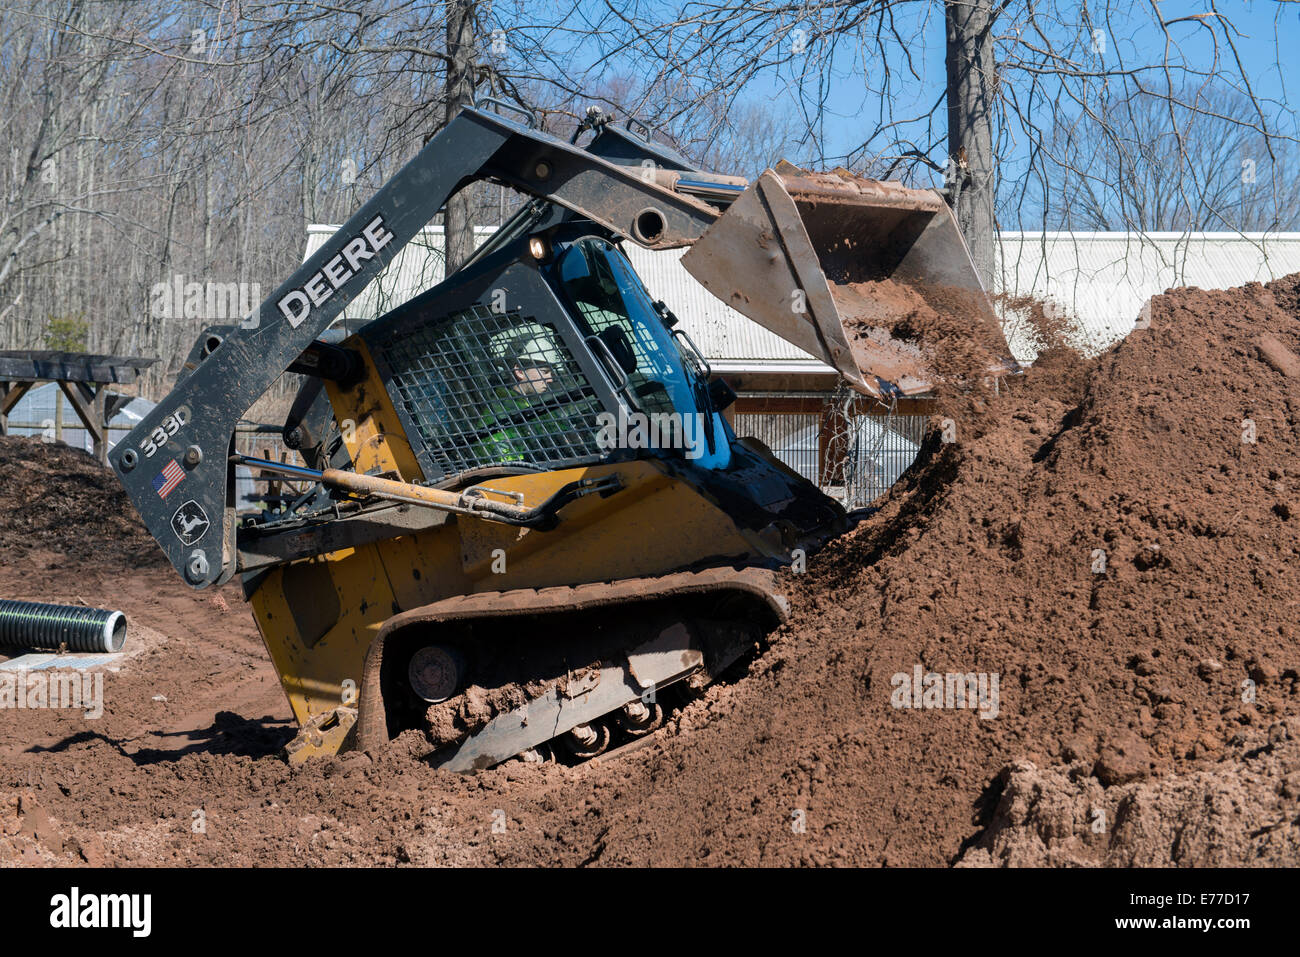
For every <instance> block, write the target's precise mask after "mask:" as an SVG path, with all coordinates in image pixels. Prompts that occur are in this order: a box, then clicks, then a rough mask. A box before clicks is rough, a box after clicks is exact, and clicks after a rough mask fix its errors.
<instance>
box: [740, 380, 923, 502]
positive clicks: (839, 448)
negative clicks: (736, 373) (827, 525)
mask: <svg viewBox="0 0 1300 957" xmlns="http://www.w3.org/2000/svg"><path fill="white" fill-rule="evenodd" d="M738 408H739V409H741V410H743V411H738V412H737V413H736V415H735V417H734V420H733V423H732V425H733V428H735V430H736V434H737V435H739V436H752V437H754V438H756V439H758V440H759V441H760V442H762V443H763V444H764V445H766V446H767V447H768V448H770V449H771V450H772V453H773V454H774V455H775V456H776V457H777V458H778V459H780V460H781V461H782V462H784V463H785V464H786V465H788V466H789V467H790V468H791V469H793V470H794V471H796V472H798V473H799V474H800V475H802V476H803V477H804V478H806V479H807V480H808V481H810V482H812V483H813V484H814V485H816V486H818V487H819V488H820V489H821V490H822V491H824V492H825V493H826V494H828V495H830V496H832V497H834V498H836V499H838V500H839V501H840V502H842V503H843V504H844V506H845V507H846V508H850V509H853V508H862V507H865V506H867V505H870V504H871V503H872V502H874V501H875V500H876V499H878V498H879V497H880V496H882V495H884V494H885V492H886V491H887V490H888V489H889V487H890V486H891V485H893V484H894V483H895V482H896V481H898V477H899V476H900V475H902V474H903V472H905V471H906V470H907V468H908V466H910V465H911V464H912V462H913V460H915V458H916V456H917V453H918V452H919V451H920V448H921V442H922V441H923V439H924V438H925V432H926V429H927V427H928V422H929V418H930V417H929V415H923V414H916V413H910V412H909V413H900V412H899V411H898V409H897V407H896V406H887V405H884V404H882V403H881V402H879V401H877V400H875V399H872V398H869V397H867V396H864V395H861V394H859V393H857V392H854V391H852V390H850V389H848V388H847V387H846V386H841V387H840V388H839V389H838V390H837V391H835V392H833V393H830V394H827V393H809V394H804V395H768V396H757V395H756V396H743V397H742V398H741V400H740V402H738Z"/></svg>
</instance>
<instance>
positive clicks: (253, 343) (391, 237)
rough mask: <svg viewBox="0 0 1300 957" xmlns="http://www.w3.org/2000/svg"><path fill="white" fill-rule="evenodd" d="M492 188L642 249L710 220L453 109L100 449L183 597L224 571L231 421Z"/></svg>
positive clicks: (540, 138) (619, 172) (562, 147)
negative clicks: (421, 240) (353, 305)
mask: <svg viewBox="0 0 1300 957" xmlns="http://www.w3.org/2000/svg"><path fill="white" fill-rule="evenodd" d="M485 179H487V180H497V181H502V182H505V183H507V184H509V185H511V186H513V187H515V188H517V189H519V190H521V191H523V192H525V193H529V194H531V195H533V196H535V197H538V198H539V199H543V200H547V201H550V202H554V203H557V204H559V205H561V206H564V207H566V208H567V209H570V210H573V211H574V212H575V213H578V214H580V215H582V216H585V217H586V218H588V219H590V220H592V221H593V222H596V223H599V224H601V225H602V226H605V227H606V228H608V229H610V230H612V231H614V232H616V233H618V234H619V235H622V236H624V237H627V238H629V239H631V240H633V241H634V242H637V243H638V244H640V245H642V246H645V247H647V248H659V249H664V248H672V247H676V246H682V245H687V244H689V243H691V242H692V241H694V240H695V239H696V238H698V237H699V236H700V234H701V233H702V232H703V231H704V230H705V229H706V228H707V227H708V226H709V225H710V224H711V223H713V222H714V220H716V219H717V217H718V214H719V210H718V209H716V208H715V207H712V206H710V205H708V204H706V203H704V202H701V201H700V200H698V199H695V198H694V197H692V196H690V195H685V194H682V193H679V192H674V191H673V190H672V189H671V188H669V187H666V186H661V185H659V183H658V182H656V181H655V180H654V179H653V178H647V177H646V176H644V175H643V173H642V169H641V168H640V167H632V166H621V165H617V164H615V163H612V162H609V161H607V160H605V159H602V158H601V157H599V156H597V155H595V154H593V153H591V152H588V151H587V150H585V149H582V148H580V147H577V146H573V145H571V144H569V143H566V142H564V141H563V140H560V139H557V138H556V137H553V136H550V135H548V134H546V133H543V132H541V131H539V130H535V129H531V128H529V127H525V126H522V125H520V124H517V123H514V122H512V121H510V120H507V119H505V118H503V117H501V116H498V115H495V114H492V113H487V112H483V111H480V110H477V109H465V110H463V111H462V112H461V113H460V114H459V115H457V116H456V117H455V118H454V119H453V120H452V121H451V122H450V123H448V124H447V126H445V127H444V128H443V129H442V130H441V131H440V132H438V133H437V134H435V135H434V136H433V137H432V138H431V139H430V140H429V141H428V143H426V144H425V146H424V147H423V149H421V150H420V152H419V153H418V154H417V155H416V156H415V158H414V159H412V160H411V161H410V162H409V163H407V164H406V166H404V167H403V168H402V169H401V171H400V172H398V173H397V174H396V175H395V176H394V177H393V178H392V179H391V180H389V181H388V182H387V183H386V184H385V185H384V186H383V187H381V188H380V189H379V191H378V192H376V193H375V195H374V196H373V197H371V198H370V200H369V201H368V202H366V204H365V205H364V206H362V207H361V209H360V210H359V211H358V212H357V213H356V214H355V215H354V216H353V217H352V218H351V219H349V220H348V221H347V222H346V223H345V224H344V225H343V226H342V228H340V229H339V231H338V232H337V233H336V234H335V235H334V236H332V237H331V238H330V239H329V240H328V241H327V242H326V243H325V244H324V245H323V246H322V247H321V249H320V250H319V251H318V252H316V253H315V254H314V255H313V256H311V257H310V258H309V259H308V260H307V261H306V262H305V263H303V265H302V266H301V267H299V269H298V270H297V271H296V272H295V273H294V274H293V275H292V276H290V277H289V279H288V280H286V281H285V282H284V283H283V284H282V285H281V286H280V287H279V288H277V289H276V290H275V291H274V292H273V293H272V294H271V295H270V296H269V297H267V299H266V300H264V301H263V302H262V304H261V305H260V306H259V307H258V309H257V311H256V312H254V313H253V314H252V315H251V316H249V317H247V318H246V319H245V320H244V321H243V322H242V323H241V324H240V326H239V328H238V329H235V330H233V331H232V332H231V333H230V334H229V335H227V336H226V337H225V338H224V339H223V340H222V341H221V342H220V344H219V345H218V346H217V347H216V348H215V349H214V350H213V351H212V352H211V353H210V354H209V355H207V357H206V358H204V359H203V360H202V361H201V362H200V363H199V364H198V365H197V367H196V368H195V369H194V370H193V371H192V372H191V373H189V375H187V376H186V377H185V378H184V379H182V380H181V381H179V382H178V383H177V385H176V388H175V389H174V390H173V391H172V392H171V393H170V394H169V395H168V396H167V397H166V398H165V399H163V401H162V402H160V403H159V404H158V405H157V406H156V407H155V408H154V409H153V410H152V411H151V412H150V413H149V415H147V416H146V417H145V418H144V420H143V421H141V423H140V424H139V425H138V426H136V428H134V429H133V430H132V431H131V432H130V434H129V435H127V436H126V437H125V438H124V439H123V440H122V441H121V442H120V443H119V444H118V445H117V447H116V448H115V449H114V451H113V453H112V455H111V456H110V459H111V462H112V466H113V468H114V470H115V471H116V472H117V474H118V477H119V478H120V479H121V481H122V484H123V485H124V486H125V488H126V490H127V493H128V494H129V495H130V497H131V500H132V502H133V503H134V504H135V507H136V509H137V510H138V511H139V513H140V515H141V518H142V519H143V520H144V523H145V525H146V527H147V528H148V529H149V531H150V532H151V533H152V534H153V536H154V538H155V539H156V540H157V541H158V543H159V545H160V546H161V547H162V549H163V551H164V553H165V554H166V555H167V558H168V560H169V561H171V563H172V565H174V566H175V567H176V569H177V570H178V571H179V572H180V573H181V574H182V576H183V577H184V578H185V580H186V581H187V582H188V583H189V584H190V585H191V586H193V587H195V588H203V587H206V586H209V585H214V584H220V583H223V582H225V581H227V580H228V579H229V578H230V577H231V576H232V575H233V574H234V572H235V570H236V554H237V551H236V544H235V530H236V528H235V519H234V512H235V509H234V501H233V489H234V475H233V470H234V465H233V464H232V462H231V461H230V453H231V451H232V437H233V435H234V431H235V426H236V424H237V422H238V420H239V418H240V417H241V416H242V415H243V414H244V413H245V412H246V411H247V410H248V408H249V407H250V406H252V404H253V403H254V402H255V401H256V400H257V399H258V398H259V397H260V396H261V395H262V394H263V393H264V392H265V391H266V390H267V389H268V388H269V387H270V386H271V384H272V383H273V382H274V381H275V379H276V378H277V377H278V376H279V375H280V374H281V373H282V372H283V371H284V370H285V369H287V368H288V367H289V366H290V365H291V364H292V363H294V362H295V360H297V359H298V358H299V356H301V355H302V354H303V353H304V352H305V351H306V350H307V349H308V347H309V346H311V345H312V343H313V341H314V340H315V339H316V338H317V337H318V336H319V335H320V334H321V333H322V332H323V331H324V330H325V329H327V328H328V327H329V325H330V323H331V322H332V321H333V320H334V319H335V317H337V316H338V315H339V313H340V312H342V310H343V309H344V307H345V306H346V305H347V304H348V303H349V302H351V301H352V300H353V299H354V298H355V297H356V296H357V295H358V294H359V293H360V292H361V291H362V290H363V289H364V288H365V287H366V285H367V284H368V283H369V282H370V281H371V280H372V279H374V278H375V276H376V275H378V274H379V272H380V271H381V270H382V269H383V268H384V267H385V266H386V265H387V264H388V263H389V262H391V261H392V259H393V258H394V256H396V254H397V253H398V252H399V251H400V250H401V249H402V248H403V247H404V246H406V244H407V243H409V242H410V241H411V239H413V238H414V237H415V236H416V235H417V234H418V233H419V232H420V230H421V229H422V228H423V227H424V226H425V225H426V224H427V223H428V222H429V221H430V220H432V219H433V217H434V216H435V215H436V214H437V213H438V212H439V211H440V210H441V209H442V207H443V205H444V204H445V203H446V201H447V199H448V198H449V197H450V196H451V195H453V194H454V193H455V192H456V191H457V190H459V189H460V188H462V187H464V186H465V185H467V184H469V183H471V182H474V181H476V180H485Z"/></svg>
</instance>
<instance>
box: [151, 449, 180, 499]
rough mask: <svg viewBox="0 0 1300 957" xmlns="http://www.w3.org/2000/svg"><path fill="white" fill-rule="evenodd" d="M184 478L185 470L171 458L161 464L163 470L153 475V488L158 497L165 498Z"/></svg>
mask: <svg viewBox="0 0 1300 957" xmlns="http://www.w3.org/2000/svg"><path fill="white" fill-rule="evenodd" d="M184 479H185V470H184V469H183V468H181V467H180V466H179V465H177V464H176V460H175V459H172V460H171V461H170V462H168V463H167V464H166V465H164V466H163V470H162V471H161V472H159V473H158V474H157V475H155V476H154V480H153V490H154V491H155V492H157V493H158V497H159V498H166V497H167V496H168V495H169V494H170V493H171V491H172V489H174V488H176V486H178V485H180V484H181V482H182V481H183V480H184Z"/></svg>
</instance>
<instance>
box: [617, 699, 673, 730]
mask: <svg viewBox="0 0 1300 957" xmlns="http://www.w3.org/2000/svg"><path fill="white" fill-rule="evenodd" d="M614 723H615V724H616V725H618V727H619V730H620V731H622V732H623V733H624V734H626V735H627V736H628V737H630V738H639V737H642V736H643V735H647V734H649V733H650V732H651V731H654V730H656V729H657V728H658V727H659V726H660V725H662V724H663V723H664V709H663V705H661V704H659V703H658V702H649V703H647V702H644V701H632V702H629V703H628V704H625V705H624V706H623V707H622V708H621V709H620V710H618V711H616V712H614Z"/></svg>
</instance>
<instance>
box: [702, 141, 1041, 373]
mask: <svg viewBox="0 0 1300 957" xmlns="http://www.w3.org/2000/svg"><path fill="white" fill-rule="evenodd" d="M682 264H683V265H684V266H685V267H686V269H687V271H689V272H690V273H691V275H692V276H694V277H695V278H696V279H697V280H698V281H699V282H700V283H701V284H702V285H703V286H704V287H705V288H706V289H708V290H709V291H710V292H711V293H713V295H714V296H716V297H717V298H718V299H720V300H722V301H723V302H724V303H726V304H727V305H729V306H731V307H732V308H733V309H735V310H736V311H737V312H740V313H743V314H744V315H746V316H748V317H749V318H750V319H753V320H754V321H755V322H757V323H759V324H760V325H762V326H764V327H765V328H767V329H769V330H771V331H772V332H774V333H775V334H776V335H778V336H780V337H781V338H783V339H785V340H786V341H788V342H790V343H792V344H793V345H795V346H797V347H798V348H800V349H803V350H804V351H805V352H808V353H810V354H811V355H813V356H815V357H816V358H818V359H821V360H822V361H823V362H825V363H826V364H827V365H829V366H832V367H833V368H835V369H836V370H838V371H839V372H840V373H841V374H842V375H843V376H844V377H845V378H846V379H847V380H848V381H849V383H850V384H851V385H852V386H853V387H854V388H856V389H857V390H858V391H860V392H864V393H866V394H868V395H873V396H877V397H888V396H890V395H899V394H902V395H914V394H917V393H920V392H928V391H930V390H931V389H933V388H934V386H935V385H936V384H937V383H939V382H943V381H953V382H957V381H962V380H966V379H970V378H971V377H979V376H986V375H998V374H1003V373H1005V372H1011V371H1015V370H1016V369H1017V368H1018V367H1017V366H1016V363H1015V360H1014V359H1011V358H1010V350H1009V349H1008V348H1007V344H1006V339H1005V338H1004V337H1003V335H1002V331H1001V326H1000V324H999V322H998V320H997V317H996V316H995V314H994V312H993V309H992V306H991V305H990V303H989V300H988V297H987V295H985V292H984V288H983V286H982V284H981V283H980V280H979V276H978V274H977V273H976V272H975V267H974V264H973V263H972V262H971V258H970V253H969V252H968V251H967V249H966V243H965V241H964V240H963V239H962V236H961V233H960V232H959V231H958V228H957V222H956V220H955V218H954V217H953V214H952V211H951V210H950V209H949V208H948V204H947V203H945V202H944V200H943V198H942V197H941V196H940V195H939V194H938V193H936V192H934V191H932V190H917V189H907V188H905V187H903V186H902V185H900V184H898V183H886V182H879V181H876V180H869V179H864V178H862V177H859V176H855V175H853V174H852V173H849V172H847V171H845V170H836V171H835V172H833V173H808V172H805V171H804V170H801V169H799V168H798V167H795V166H791V165H790V164H788V163H782V164H780V165H778V166H777V167H776V168H775V169H769V170H768V171H767V172H765V173H763V175H762V176H760V177H759V178H758V179H757V180H756V181H755V182H754V183H753V184H752V185H751V186H750V187H749V188H748V189H747V190H745V192H744V193H743V194H741V196H740V198H739V199H737V200H736V202H734V203H733V204H732V205H731V207H730V208H729V209H728V210H727V211H726V212H725V213H724V214H723V215H722V216H721V217H719V218H718V220H717V221H716V222H715V223H714V224H713V225H712V226H710V227H709V228H708V229H707V230H706V231H705V232H704V234H703V236H701V237H700V239H699V240H698V241H697V242H696V243H695V245H694V246H693V247H692V248H691V249H689V250H688V251H687V252H686V254H685V255H684V256H683V257H682Z"/></svg>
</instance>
